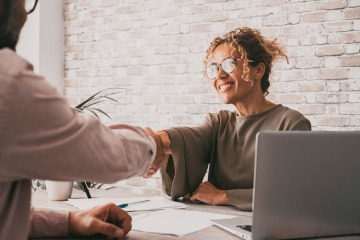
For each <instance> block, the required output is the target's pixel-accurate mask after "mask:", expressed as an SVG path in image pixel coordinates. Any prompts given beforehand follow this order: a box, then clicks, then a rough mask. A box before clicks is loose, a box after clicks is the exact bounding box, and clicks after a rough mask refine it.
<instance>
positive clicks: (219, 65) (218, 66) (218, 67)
mask: <svg viewBox="0 0 360 240" xmlns="http://www.w3.org/2000/svg"><path fill="white" fill-rule="evenodd" d="M229 59H230V60H234V61H235V66H234V68H233V69H232V70H230V71H226V70H225V69H224V68H223V66H222V65H223V63H224V62H225V61H226V60H229ZM238 60H242V58H232V57H228V58H225V59H224V60H222V62H221V63H220V64H216V63H211V64H209V65H208V66H207V67H206V69H205V74H206V76H207V77H208V79H210V80H214V79H215V78H216V76H215V77H210V76H209V75H208V69H209V68H210V67H211V66H215V67H216V68H217V71H216V75H217V74H218V73H219V71H220V67H221V69H222V70H223V71H224V72H226V73H227V74H229V73H232V72H233V71H234V70H235V68H236V62H237V61H238ZM247 61H248V62H251V63H254V62H256V61H254V60H250V59H248V60H247Z"/></svg>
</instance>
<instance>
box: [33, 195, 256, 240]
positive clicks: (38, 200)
mask: <svg viewBox="0 0 360 240" xmlns="http://www.w3.org/2000/svg"><path fill="white" fill-rule="evenodd" d="M90 192H91V195H92V196H93V197H143V196H144V194H136V193H131V192H129V191H128V190H126V189H119V188H115V189H110V190H100V189H90ZM146 196H149V195H146ZM151 196H153V195H151ZM72 198H86V195H85V193H84V192H82V191H80V190H77V189H73V193H72ZM32 204H33V206H35V207H47V208H54V209H68V210H70V211H71V210H78V209H77V208H75V207H73V206H71V205H68V204H66V203H65V202H63V201H50V200H48V199H47V196H46V192H45V191H42V190H38V191H36V192H33V194H32ZM186 204H187V205H188V206H189V207H188V208H187V209H185V210H198V211H206V212H217V213H223V214H231V215H246V216H251V213H249V212H242V211H239V210H238V209H236V208H235V207H230V206H209V205H205V204H193V203H186ZM130 214H131V215H133V214H137V213H136V212H134V213H130ZM58 239H61V238H58ZM66 239H69V238H66ZM76 239H77V240H79V239H86V238H76ZM87 239H96V238H87ZM125 239H126V240H132V239H134V240H135V239H136V240H142V239H144V240H145V239H146V240H149V239H153V240H172V239H176V240H179V239H188V240H190V239H191V240H201V239H204V240H205V239H206V240H219V239H222V240H225V239H226V240H233V239H234V240H235V239H239V238H238V237H236V236H235V235H233V234H231V233H229V232H227V231H225V230H223V229H221V228H218V227H216V226H211V227H208V228H206V229H203V230H200V231H198V232H195V233H191V234H188V235H186V236H182V237H178V236H174V235H162V234H155V233H146V232H139V231H134V230H131V231H130V232H129V234H128V235H127V237H126V238H125Z"/></svg>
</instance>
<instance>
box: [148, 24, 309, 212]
mask: <svg viewBox="0 0 360 240" xmlns="http://www.w3.org/2000/svg"><path fill="white" fill-rule="evenodd" d="M279 58H285V59H286V60H287V56H286V54H285V52H284V49H283V48H282V47H281V45H280V44H278V43H277V42H276V40H269V39H266V38H265V37H263V36H262V35H261V33H260V31H258V30H256V29H251V28H248V27H244V28H238V29H236V30H235V31H231V32H229V33H227V34H225V35H224V37H217V38H215V39H214V40H213V41H212V42H211V44H210V47H209V48H208V50H207V52H206V55H205V59H204V67H205V71H204V72H205V74H206V77H207V78H208V79H209V80H210V81H211V83H212V86H213V88H214V89H215V91H216V92H217V94H218V95H219V96H220V98H221V100H222V102H223V103H225V104H232V105H234V106H235V109H236V111H234V112H231V111H220V112H218V113H212V114H208V116H207V117H206V119H205V121H204V123H203V124H202V125H200V126H199V127H175V128H170V129H167V130H164V131H160V132H157V133H156V134H157V135H158V136H160V138H161V140H162V144H163V147H164V149H165V150H164V153H167V154H170V155H169V156H167V157H165V160H164V162H163V164H162V166H161V168H160V170H161V176H162V179H163V184H164V189H165V191H166V193H167V194H168V195H170V196H171V197H172V198H173V199H177V198H179V197H183V196H185V197H188V194H189V196H190V200H191V201H193V202H200V203H205V204H210V205H233V206H235V207H237V208H239V209H241V210H244V211H251V210H252V196H253V178H254V155H255V142H256V134H257V133H258V132H260V131H295V130H311V124H310V122H309V120H308V119H306V118H305V117H304V116H303V115H302V114H301V113H299V112H297V111H295V110H292V109H289V108H287V107H285V106H282V105H281V104H275V103H273V102H270V101H268V100H267V99H266V98H265V96H266V95H267V94H268V88H269V86H270V82H269V76H270V73H271V70H272V67H273V63H274V61H275V60H277V59H279ZM207 168H208V169H209V170H208V174H209V176H208V181H205V182H203V179H204V175H205V173H206V171H207ZM150 169H151V171H149V172H148V174H147V176H146V177H150V176H151V175H152V174H154V173H155V172H156V170H157V167H156V166H154V167H150Z"/></svg>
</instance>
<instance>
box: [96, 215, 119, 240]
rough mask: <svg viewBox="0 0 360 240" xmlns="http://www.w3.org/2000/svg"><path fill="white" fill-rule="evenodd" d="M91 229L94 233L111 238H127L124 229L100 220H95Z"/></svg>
mask: <svg viewBox="0 0 360 240" xmlns="http://www.w3.org/2000/svg"><path fill="white" fill-rule="evenodd" d="M91 228H92V231H93V232H94V233H100V234H103V235H105V236H107V237H110V238H118V239H122V238H123V237H124V236H125V231H124V230H123V229H122V228H120V227H118V226H116V225H114V224H111V223H107V222H103V221H101V220H99V219H94V220H93V223H92V224H91Z"/></svg>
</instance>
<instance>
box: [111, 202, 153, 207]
mask: <svg viewBox="0 0 360 240" xmlns="http://www.w3.org/2000/svg"><path fill="white" fill-rule="evenodd" d="M149 201H150V200H143V201H138V202H132V203H123V204H120V205H118V207H119V208H126V207H127V206H129V205H130V204H138V203H144V202H149Z"/></svg>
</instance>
